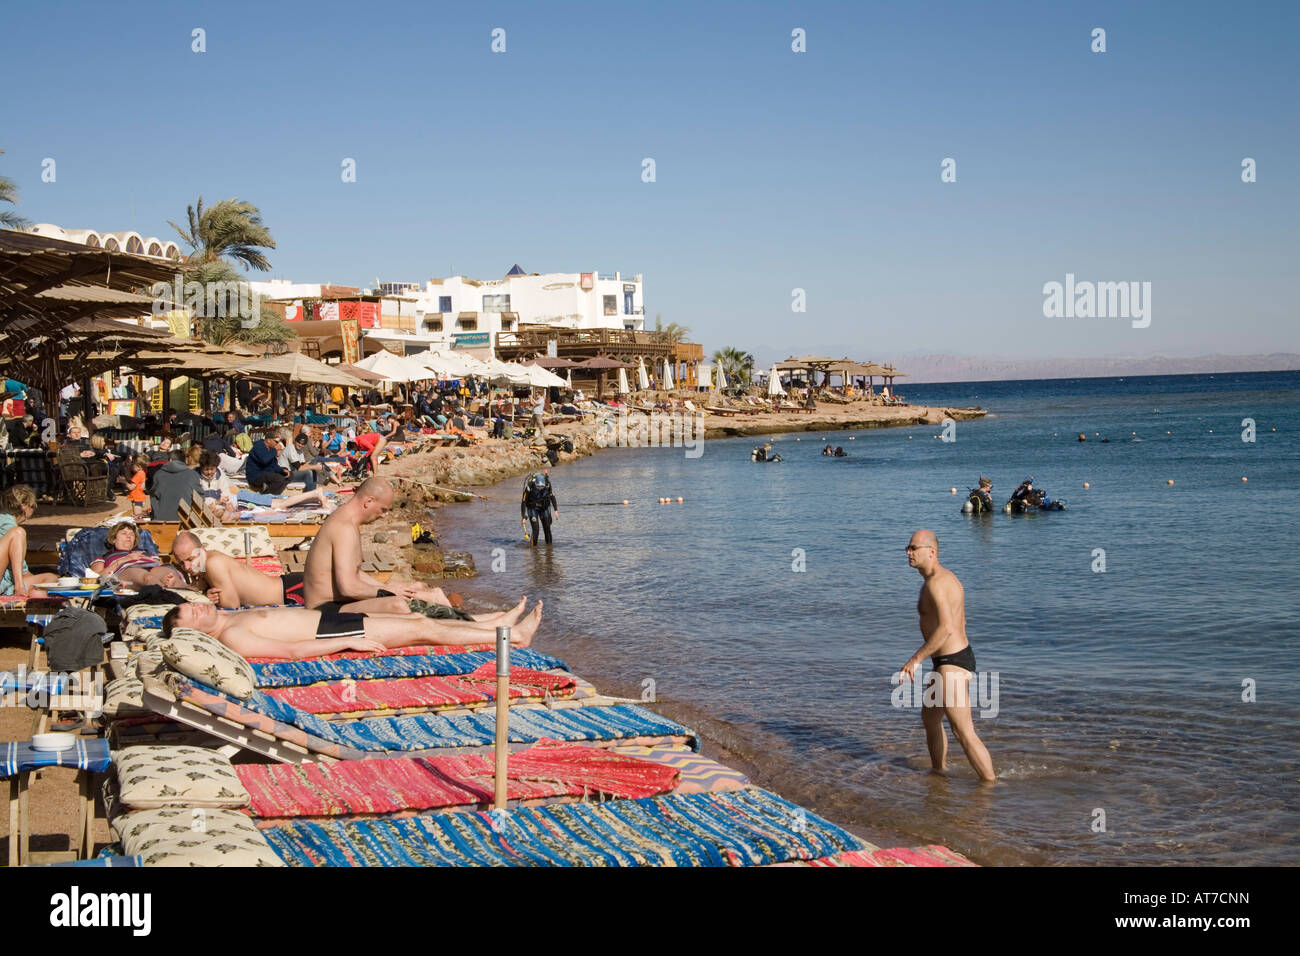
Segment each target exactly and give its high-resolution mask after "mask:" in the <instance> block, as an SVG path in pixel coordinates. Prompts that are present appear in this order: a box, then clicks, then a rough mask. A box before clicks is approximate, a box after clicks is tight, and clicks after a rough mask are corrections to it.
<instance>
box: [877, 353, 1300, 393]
mask: <svg viewBox="0 0 1300 956" xmlns="http://www.w3.org/2000/svg"><path fill="white" fill-rule="evenodd" d="M893 364H894V365H895V367H897V369H898V370H899V371H900V372H906V373H907V378H904V379H900V380H899V383H898V384H899V386H900V388H906V387H907V384H908V383H909V382H995V381H1005V380H1008V379H1034V378H1105V377H1109V376H1119V375H1198V374H1207V373H1213V372H1283V371H1291V370H1295V369H1300V355H1297V354H1295V353H1292V352H1274V353H1272V354H1270V355H1202V356H1198V357H1196V358H1167V357H1165V356H1162V355H1156V356H1148V357H1146V358H1053V359H1005V358H985V357H972V356H964V355H906V356H898V357H897V358H896V359H894V360H893Z"/></svg>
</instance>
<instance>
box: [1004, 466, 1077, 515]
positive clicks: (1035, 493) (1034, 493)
mask: <svg viewBox="0 0 1300 956" xmlns="http://www.w3.org/2000/svg"><path fill="white" fill-rule="evenodd" d="M1002 510H1003V511H1005V512H1007V513H1008V514H1021V513H1022V512H1025V511H1064V510H1065V505H1064V504H1063V503H1062V502H1060V501H1053V500H1052V499H1051V498H1049V497H1047V492H1045V491H1043V489H1041V488H1035V487H1034V478H1033V476H1032V475H1030V476H1029V477H1028V478H1026V479H1025V480H1024V481H1022V482H1021V483H1020V484H1019V485H1017V486H1016V490H1015V491H1013V492H1012V493H1011V500H1010V501H1008V502H1007V503H1006V506H1005V507H1004V508H1003V509H1002Z"/></svg>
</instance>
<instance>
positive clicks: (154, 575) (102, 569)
mask: <svg viewBox="0 0 1300 956" xmlns="http://www.w3.org/2000/svg"><path fill="white" fill-rule="evenodd" d="M139 543H140V532H139V530H138V529H137V528H136V526H135V522H134V521H130V520H127V521H119V522H117V523H116V524H114V525H112V526H110V527H109V529H108V551H107V552H106V553H105V555H104V556H103V557H102V558H96V559H95V560H94V561H92V562H91V563H90V570H92V571H94V572H95V573H96V574H98V575H99V576H100V577H101V578H108V579H111V580H116V581H121V582H122V583H124V584H134V585H137V586H140V585H145V584H157V585H159V586H160V587H165V588H179V587H184V586H185V576H184V575H183V574H181V572H180V571H178V570H176V569H175V568H174V567H172V566H171V565H169V564H163V563H162V559H161V558H159V557H158V555H156V554H149V553H147V552H145V551H139V550H137V549H136V546H137V545H138V544H139Z"/></svg>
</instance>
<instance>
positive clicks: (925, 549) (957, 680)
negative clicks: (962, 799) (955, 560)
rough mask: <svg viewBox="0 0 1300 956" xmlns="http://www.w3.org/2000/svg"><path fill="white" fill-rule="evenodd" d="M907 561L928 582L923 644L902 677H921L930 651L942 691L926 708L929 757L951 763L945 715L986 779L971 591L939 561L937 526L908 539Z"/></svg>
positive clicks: (941, 764)
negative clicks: (969, 627) (976, 711)
mask: <svg viewBox="0 0 1300 956" xmlns="http://www.w3.org/2000/svg"><path fill="white" fill-rule="evenodd" d="M907 563H908V564H909V565H910V566H911V567H914V568H916V570H917V571H919V572H920V574H921V577H922V578H923V579H924V583H923V584H922V585H921V595H920V597H918V598H917V600H916V612H917V614H919V615H920V618H921V637H922V639H923V640H924V642H925V643H923V644H922V645H921V647H920V649H919V650H918V651H917V652H916V653H915V654H913V655H912V656H911V657H909V658H908V659H907V663H906V664H904V665H903V667H902V669H901V675H902V677H906V678H907V679H908V680H915V679H916V669H917V668H918V667H919V666H920V665H921V662H922V661H923V660H925V659H926V658H927V657H928V658H930V661H931V663H932V664H933V665H934V671H933V673H934V674H935V675H936V676H935V677H934V678H933V680H934V681H935V687H936V690H937V691H938V694H937V698H936V699H935V701H934V703H933V704H931V703H930V694H928V693H927V695H926V697H925V699H924V700H925V706H923V707H922V708H921V721H922V723H923V724H924V725H925V741H926V744H927V746H928V747H929V748H930V763H931V765H932V766H933V767H934V769H935V771H936V772H941V771H943V770H946V769H947V765H948V735H947V734H946V733H945V732H944V729H943V719H944V717H945V716H946V717H947V718H948V726H949V727H951V728H952V732H953V735H954V736H955V737H956V738H957V742H958V743H959V744H961V747H962V750H964V751H966V759H967V760H969V761H970V765H971V766H972V767H974V768H975V773H976V774H978V775H979V778H980V779H981V780H983V781H985V782H992V781H993V780H994V779H995V777H994V775H993V759H992V758H991V757H989V752H988V750H987V749H985V747H984V744H983V742H982V741H981V740H980V738H979V735H978V734H977V733H975V722H974V721H973V720H972V719H971V712H970V679H971V677H973V676H974V675H975V652H974V651H973V650H971V646H970V641H969V640H967V638H966V593H965V591H963V590H962V586H961V582H960V581H958V580H957V575H955V574H953V573H952V572H951V571H949V570H948V569H947V568H945V567H944V566H943V565H941V564H940V563H939V540H938V538H936V537H935V536H934V532H933V531H927V530H924V529H922V530H921V531H918V532H916V534H914V535H912V540H911V541H909V542H908V545H907Z"/></svg>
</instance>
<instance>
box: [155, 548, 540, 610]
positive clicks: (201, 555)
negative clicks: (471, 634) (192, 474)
mask: <svg viewBox="0 0 1300 956" xmlns="http://www.w3.org/2000/svg"><path fill="white" fill-rule="evenodd" d="M172 556H173V557H174V558H175V559H176V560H177V561H179V562H180V563H181V566H182V567H183V568H185V570H186V571H188V572H189V573H190V574H192V575H202V576H203V577H204V578H205V579H206V580H207V583H208V589H207V594H208V597H209V598H210V599H211V600H212V602H213V603H214V604H216V605H217V606H218V607H221V608H226V609H228V610H230V609H234V608H240V607H258V606H262V605H276V604H285V605H297V606H298V607H302V606H303V575H302V574H297V573H291V574H282V575H280V576H279V577H272V576H271V575H269V574H263V573H262V572H261V571H258V570H257V569H256V568H252V567H250V566H249V565H247V564H245V563H244V562H242V561H236V560H235V559H234V558H232V557H231V556H230V555H228V554H222V553H221V552H220V551H209V550H208V549H207V548H205V547H203V543H202V542H201V541H199V539H198V536H197V535H195V534H194V532H193V531H182V532H181V533H180V534H178V535H177V536H176V540H175V541H174V542H173V543H172ZM399 600H400V599H399ZM526 600H527V599H526V598H525V599H521V600H520V601H519V603H518V604H517V605H515V606H514V607H513V608H509V609H508V610H505V611H499V612H497V613H495V614H474V615H471V621H469V622H466V623H472V624H475V625H477V626H478V627H481V628H483V629H484V630H488V631H491V630H493V629H494V628H496V626H497V625H498V624H503V625H510V626H513V624H514V622H515V621H516V620H518V618H519V615H520V614H522V613H523V610H524V604H525V602H526ZM386 601H387V602H388V603H391V599H386ZM367 603H368V602H366V601H359V602H356V603H353V604H344V605H342V606H340V607H339V608H338V610H340V611H359V612H361V613H365V610H366V608H365V605H366V604H367ZM408 610H409V608H407V606H406V603H405V602H402V603H401V605H400V610H398V611H396V612H394V613H401V614H405V613H406V612H407V611H408Z"/></svg>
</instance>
